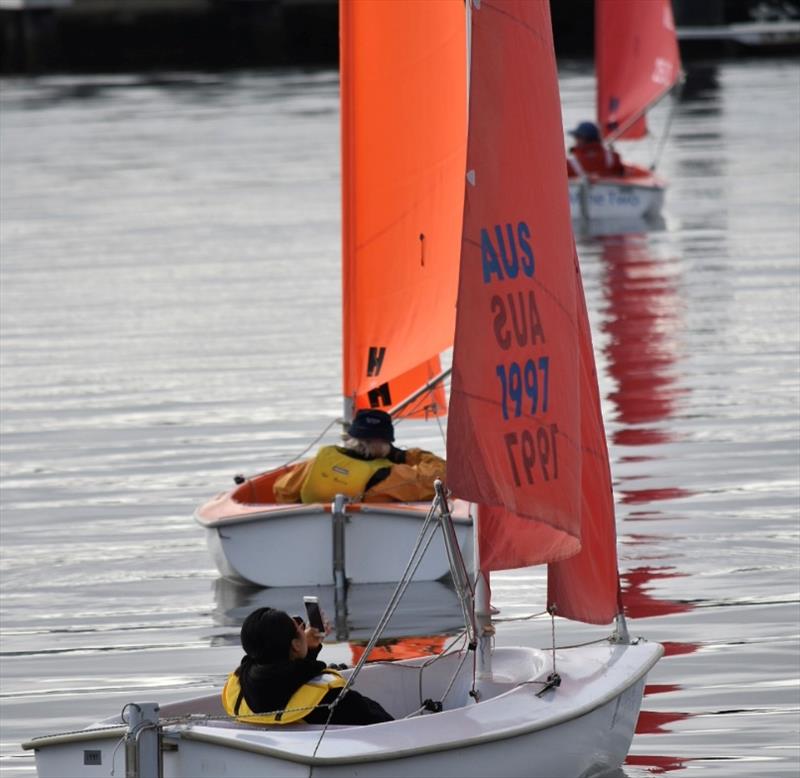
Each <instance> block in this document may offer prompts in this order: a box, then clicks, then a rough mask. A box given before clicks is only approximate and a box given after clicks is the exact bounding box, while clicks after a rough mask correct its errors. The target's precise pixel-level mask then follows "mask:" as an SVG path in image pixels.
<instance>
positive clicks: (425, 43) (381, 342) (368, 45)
mask: <svg viewBox="0 0 800 778" xmlns="http://www.w3.org/2000/svg"><path fill="white" fill-rule="evenodd" d="M340 37H341V105H342V109H341V110H342V116H341V123H342V244H343V245H342V251H343V258H342V259H343V263H342V264H343V273H342V275H343V295H342V297H343V361H344V366H343V368H344V369H343V384H344V385H343V392H344V396H345V398H346V399H347V400H348V401H350V402H351V403H353V404H354V406H355V407H376V408H386V409H388V408H391V407H392V406H394V405H396V404H397V403H398V402H399V401H401V400H402V399H404V397H405V396H407V395H408V394H409V393H410V392H411V391H413V390H414V389H416V388H419V387H420V386H421V385H423V384H424V383H425V382H426V381H427V380H428V379H429V378H430V377H432V375H433V374H435V373H437V372H438V371H439V361H438V355H439V354H440V353H441V352H442V351H443V350H445V349H447V348H449V347H450V346H451V345H452V340H453V328H454V317H455V294H456V283H457V273H458V252H459V240H460V234H461V216H462V196H463V181H464V164H465V163H464V159H465V154H466V73H465V62H466V36H465V11H464V2H463V0H440V1H439V2H435V3H434V2H414V3H409V2H405V0H381V2H367V0H344V1H343V2H341V3H340ZM435 400H436V406H437V408H438V409H439V410H443V409H444V407H445V406H444V395H443V392H441V390H440V392H439V395H438V397H436V398H435ZM430 406H431V403H427V404H426V408H427V409H428V410H430Z"/></svg>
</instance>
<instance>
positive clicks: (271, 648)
mask: <svg viewBox="0 0 800 778" xmlns="http://www.w3.org/2000/svg"><path fill="white" fill-rule="evenodd" d="M296 637H297V623H296V622H295V620H294V619H293V618H292V617H291V616H290V615H289V614H288V613H285V612H284V611H279V610H276V609H275V608H258V609H256V610H254V611H253V612H252V613H251V614H250V615H249V616H248V617H247V618H246V619H245V620H244V623H243V624H242V632H241V640H242V648H243V649H244V650H245V653H246V654H247V656H249V657H250V658H252V659H254V660H255V661H256V662H259V663H261V664H273V663H275V662H285V661H287V660H288V659H289V649H290V648H291V644H292V641H293V640H294V639H295V638H296Z"/></svg>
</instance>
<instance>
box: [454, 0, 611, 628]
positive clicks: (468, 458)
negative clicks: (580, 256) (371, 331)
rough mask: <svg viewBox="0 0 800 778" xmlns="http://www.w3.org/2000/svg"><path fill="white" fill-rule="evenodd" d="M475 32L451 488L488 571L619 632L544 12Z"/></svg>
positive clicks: (599, 428) (491, 15) (524, 8)
mask: <svg viewBox="0 0 800 778" xmlns="http://www.w3.org/2000/svg"><path fill="white" fill-rule="evenodd" d="M471 21H472V38H471V53H472V61H473V62H480V63H481V67H480V68H476V67H473V69H472V72H471V74H470V95H469V132H468V141H467V168H466V169H467V170H468V171H470V172H469V173H468V175H467V183H466V190H465V191H466V194H465V200H464V219H463V225H464V226H463V234H462V241H461V266H460V276H459V286H458V303H457V312H456V336H455V344H454V351H453V377H452V384H451V395H450V413H449V421H448V435H447V458H448V487H449V488H450V490H451V491H452V492H453V494H454V495H456V496H457V497H461V498H463V499H466V500H470V501H472V502H476V503H478V504H479V506H480V508H479V511H480V513H479V516H480V518H479V522H478V526H479V537H478V547H479V553H480V567H481V569H482V570H484V571H491V570H504V569H511V568H516V567H524V566H528V565H534V564H542V563H549V564H550V568H551V570H552V571H553V572H554V576H555V577H554V579H553V583H552V585H551V591H550V597H551V602H555V603H556V605H557V608H558V612H559V613H560V614H561V615H564V616H567V617H569V618H576V619H581V620H584V621H594V622H601V623H608V622H610V621H611V620H613V617H614V615H615V614H616V612H617V571H616V535H615V532H614V508H613V501H612V499H611V482H610V472H609V467H608V453H607V447H606V441H605V433H604V430H603V424H602V418H601V416H600V414H599V394H598V389H597V377H596V374H595V367H594V357H593V352H592V345H591V336H590V333H589V329H588V317H587V314H586V305H585V300H584V296H583V288H582V285H581V282H580V269H579V267H578V263H577V256H576V254H575V247H574V241H573V237H572V226H571V218H570V211H569V200H568V192H567V181H566V176H565V174H564V168H563V164H562V162H561V160H562V159H563V128H562V126H561V109H560V97H559V92H558V82H557V72H556V64H555V57H554V53H553V42H552V29H551V22H550V13H549V5H548V4H547V3H530V2H527V0H482V1H481V3H480V4H479V5H478V6H477V7H476V8H475V9H474V10H473V13H472V20H471ZM510 74H513V78H512V77H510ZM572 560H575V562H574V563H573V569H575V570H577V572H578V575H576V576H574V577H573V576H570V575H562V574H561V573H562V572H563V571H564V569H565V568H563V567H558V565H562V564H569V562H570V561H572ZM587 560H588V561H589V562H591V564H587ZM595 560H596V561H595Z"/></svg>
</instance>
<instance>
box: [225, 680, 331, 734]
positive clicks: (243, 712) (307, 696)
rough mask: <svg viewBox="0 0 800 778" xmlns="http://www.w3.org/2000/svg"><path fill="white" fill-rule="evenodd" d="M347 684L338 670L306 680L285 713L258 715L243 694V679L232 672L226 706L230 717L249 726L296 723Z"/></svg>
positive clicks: (227, 689)
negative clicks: (332, 692)
mask: <svg viewBox="0 0 800 778" xmlns="http://www.w3.org/2000/svg"><path fill="white" fill-rule="evenodd" d="M345 683H346V681H345V679H344V677H343V676H342V675H341V674H340V673H337V672H336V670H325V671H324V672H323V673H322V674H321V675H318V676H316V677H315V678H312V679H311V680H310V681H306V682H305V683H304V684H303V685H302V686H301V687H300V688H299V689H298V690H297V691H296V692H295V693H294V694H293V695H292V696H291V697H290V698H289V701H288V702H287V703H286V707H285V708H284V710H282V711H276V712H273V713H260V714H254V713H253V711H252V710H250V706H249V705H248V704H247V701H246V700H245V698H244V694H242V686H241V684H240V683H239V676H238V675H236V673H231V674H230V675H229V676H228V680H227V681H226V682H225V686H224V687H223V688H222V707H223V708H225V712H226V713H227V714H228V715H229V716H233V717H235V718H237V719H238V720H239V721H243V722H244V723H245V724H293V723H294V722H296V721H300V720H301V719H304V718H305V717H306V716H308V714H309V713H311V711H312V710H314V708H316V706H317V705H319V704H320V702H322V699H323V697H325V695H326V694H327V693H328V692H329V691H330V690H331V689H341V688H342V687H343V686H344V685H345ZM237 706H238V707H237Z"/></svg>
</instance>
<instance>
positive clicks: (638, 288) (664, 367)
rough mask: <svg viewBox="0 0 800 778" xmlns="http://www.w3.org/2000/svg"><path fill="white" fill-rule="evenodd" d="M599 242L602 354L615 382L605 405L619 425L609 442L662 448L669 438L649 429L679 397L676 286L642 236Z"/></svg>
mask: <svg viewBox="0 0 800 778" xmlns="http://www.w3.org/2000/svg"><path fill="white" fill-rule="evenodd" d="M602 241H603V259H604V261H605V268H606V278H605V295H606V299H607V301H608V308H607V314H608V315H607V317H606V322H605V324H604V327H603V329H604V330H605V331H606V332H607V333H608V334H609V336H610V337H609V340H608V345H607V346H606V348H605V351H606V355H607V357H608V361H609V372H610V374H611V376H612V377H613V378H614V379H615V380H616V382H617V389H616V391H614V392H612V393H611V394H610V399H611V400H612V401H613V402H614V404H615V405H616V407H617V412H618V414H619V417H618V418H619V420H620V421H621V422H623V425H624V428H623V430H622V431H620V432H619V433H618V434H617V435H615V436H614V442H615V443H618V444H623V445H641V444H652V443H661V442H665V441H667V440H669V432H668V431H667V430H664V429H659V428H655V427H653V425H654V424H655V423H656V422H659V421H662V420H664V419H667V418H669V417H670V416H671V415H672V413H673V411H674V409H675V401H676V399H677V398H678V397H679V396H680V395H681V390H680V389H678V388H676V387H675V376H674V374H673V372H672V367H673V364H674V362H675V357H676V348H675V341H674V333H675V332H676V330H677V329H678V327H677V324H678V321H677V318H678V306H677V303H676V300H675V298H676V289H675V283H674V280H673V279H672V277H671V276H670V274H669V272H668V270H667V268H668V266H669V265H668V264H667V263H664V262H661V261H658V262H656V261H654V260H653V258H652V257H651V256H650V253H649V251H648V246H647V236H646V235H634V234H631V235H611V236H605V237H603V238H602ZM633 425H637V426H636V427H634V426H633ZM638 425H649V426H646V427H642V426H638Z"/></svg>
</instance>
